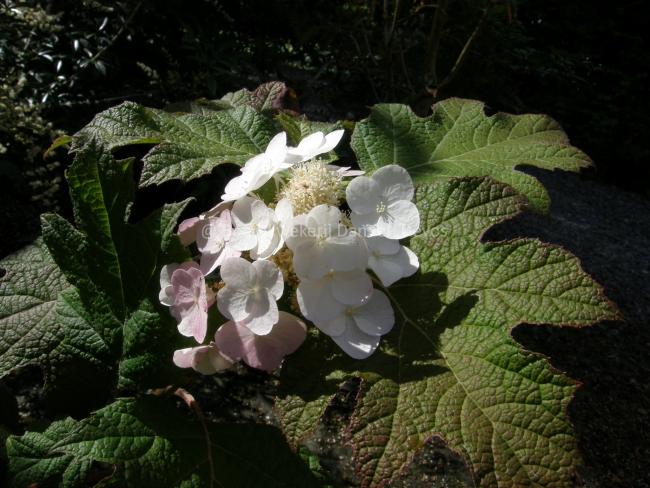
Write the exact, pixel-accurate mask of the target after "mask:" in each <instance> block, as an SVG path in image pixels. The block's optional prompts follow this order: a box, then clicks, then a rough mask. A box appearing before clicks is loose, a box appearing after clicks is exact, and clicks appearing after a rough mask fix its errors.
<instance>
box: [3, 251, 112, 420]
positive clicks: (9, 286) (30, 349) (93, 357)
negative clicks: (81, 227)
mask: <svg viewBox="0 0 650 488" xmlns="http://www.w3.org/2000/svg"><path fill="white" fill-rule="evenodd" d="M0 268H1V269H4V270H5V273H6V274H5V276H4V277H2V278H1V279H0V337H1V339H0V376H4V375H6V374H8V373H10V372H12V371H14V370H15V369H17V368H21V367H24V366H28V365H40V366H41V367H42V369H43V372H44V376H45V388H46V392H47V393H48V394H50V393H58V392H62V391H63V390H67V391H75V390H78V389H80V388H84V390H85V391H86V393H87V394H88V395H91V394H92V393H98V394H101V393H102V392H101V391H95V388H94V387H95V386H97V387H98V388H100V389H101V388H105V387H106V386H108V387H110V378H109V379H107V382H106V383H105V384H102V382H101V380H100V378H105V372H106V371H107V370H109V369H110V368H111V367H112V356H111V351H110V348H109V346H108V344H107V343H106V342H105V341H104V340H103V339H102V336H101V335H100V332H99V331H98V330H97V328H100V327H101V326H102V324H103V321H102V320H97V315H95V316H94V317H91V316H90V315H89V313H88V312H87V311H86V310H85V308H84V306H83V304H82V303H81V300H80V298H79V295H78V292H77V290H76V288H74V287H73V286H71V285H70V284H69V283H68V282H67V280H66V279H65V277H64V276H63V274H62V273H61V271H60V269H59V268H58V266H57V265H56V264H55V263H54V261H53V260H52V257H51V255H50V253H49V252H48V250H47V249H46V248H45V246H44V245H43V242H42V241H41V240H40V239H39V240H37V241H36V242H35V243H34V244H32V245H30V246H27V247H26V248H24V249H23V250H21V251H19V252H17V253H15V254H13V255H11V256H8V257H7V258H5V259H4V260H2V261H0ZM108 312H109V313H110V310H108ZM109 316H110V315H109ZM62 394H63V393H62ZM48 399H49V401H50V403H51V402H53V401H54V397H52V396H51V395H50V396H49V397H48ZM73 408H74V406H73Z"/></svg>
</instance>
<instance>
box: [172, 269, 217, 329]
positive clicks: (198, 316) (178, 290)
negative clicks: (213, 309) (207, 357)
mask: <svg viewBox="0 0 650 488" xmlns="http://www.w3.org/2000/svg"><path fill="white" fill-rule="evenodd" d="M171 286H172V289H171V297H173V300H174V301H173V304H172V305H171V313H172V315H173V316H174V317H176V319H177V320H179V321H180V322H179V324H178V331H179V332H180V333H181V334H182V335H184V336H187V337H194V339H196V341H197V342H203V339H205V334H206V331H207V328H208V306H209V301H208V294H207V291H206V288H205V277H204V276H203V273H202V272H201V270H200V269H198V268H195V267H191V268H189V269H183V268H178V269H177V270H176V271H174V272H173V273H172V276H171Z"/></svg>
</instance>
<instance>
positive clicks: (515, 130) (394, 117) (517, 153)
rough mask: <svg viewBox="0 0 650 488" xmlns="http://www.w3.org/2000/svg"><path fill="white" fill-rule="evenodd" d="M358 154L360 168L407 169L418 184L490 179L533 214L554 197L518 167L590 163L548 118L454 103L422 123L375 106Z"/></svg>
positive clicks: (360, 127)
mask: <svg viewBox="0 0 650 488" xmlns="http://www.w3.org/2000/svg"><path fill="white" fill-rule="evenodd" d="M352 148H353V149H354V151H355V152H356V154H357V157H358V159H359V164H360V166H361V168H362V169H365V170H368V171H370V170H372V169H376V168H379V167H381V166H384V165H388V164H401V165H403V166H404V167H405V168H407V169H408V170H409V173H410V174H411V175H412V176H413V178H414V179H415V180H416V181H417V182H420V183H424V182H430V181H432V180H436V179H439V178H449V177H454V176H491V177H492V178H494V179H495V180H498V181H501V182H503V183H507V184H508V185H510V186H512V187H513V188H515V189H516V190H518V191H519V192H521V193H522V194H524V195H526V197H527V198H528V200H529V201H530V203H531V205H532V206H533V208H535V209H536V210H538V211H543V212H546V211H548V206H549V203H550V200H549V197H548V194H547V192H546V190H545V189H544V187H543V186H542V185H541V183H540V182H539V181H538V180H537V179H535V178H534V177H532V176H530V175H527V174H524V173H522V172H521V171H516V170H515V168H516V167H517V166H519V165H531V166H538V167H541V168H546V169H555V168H559V169H563V170H567V171H578V170H580V168H584V167H587V166H590V165H591V160H590V159H589V157H588V156H587V155H586V154H584V153H583V152H582V151H580V150H579V149H577V148H575V147H573V146H571V145H570V143H569V140H568V138H567V136H566V134H565V133H564V131H563V130H562V128H561V127H560V126H559V125H558V123H557V122H555V121H554V120H553V119H551V118H550V117H548V116H546V115H537V114H527V115H510V114H506V113H496V114H494V115H491V116H487V115H486V114H485V106H484V104H483V103H481V102H478V101H474V100H464V99H460V98H451V99H447V100H444V101H442V102H439V103H436V104H435V105H434V106H433V113H432V115H430V116H429V117H426V118H421V117H418V116H417V115H415V114H414V113H413V111H412V110H411V109H410V108H409V107H408V106H406V105H398V104H380V105H375V106H374V107H373V109H372V111H371V113H370V116H369V117H368V118H367V119H364V120H362V121H361V122H359V123H357V124H356V128H355V131H354V134H353V135H352Z"/></svg>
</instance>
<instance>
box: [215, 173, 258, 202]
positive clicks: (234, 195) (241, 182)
mask: <svg viewBox="0 0 650 488" xmlns="http://www.w3.org/2000/svg"><path fill="white" fill-rule="evenodd" d="M223 191H224V193H223V195H221V199H222V200H223V201H224V202H228V201H232V200H237V199H239V198H242V197H244V196H246V194H247V193H248V192H250V191H252V189H251V177H250V175H244V174H241V175H239V176H235V177H234V178H233V179H231V180H230V181H229V182H228V184H227V185H226V187H225V188H224V190H223Z"/></svg>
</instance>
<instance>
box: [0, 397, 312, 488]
mask: <svg viewBox="0 0 650 488" xmlns="http://www.w3.org/2000/svg"><path fill="white" fill-rule="evenodd" d="M204 429H205V430H204ZM206 434H207V435H206ZM7 455H8V458H9V463H8V464H9V486H12V487H16V488H18V487H27V486H34V485H35V484H38V486H59V485H63V486H71V487H77V486H90V485H92V486H98V487H106V486H120V487H138V488H140V487H159V486H166V487H167V486H168V487H170V488H171V487H190V486H192V487H194V486H237V487H240V486H241V487H257V486H270V487H276V486H277V487H280V486H286V487H294V486H295V487H303V486H319V484H320V483H319V482H318V481H317V480H316V479H315V478H314V477H313V476H312V474H311V473H310V471H309V469H308V468H307V466H306V465H305V464H304V463H303V462H302V461H301V460H300V459H299V458H298V457H296V456H294V455H293V453H292V452H291V450H290V449H289V447H288V445H287V444H286V442H285V441H284V439H283V438H282V435H281V433H280V432H279V431H278V430H277V429H276V428H274V427H271V426H265V425H253V424H214V423H209V424H206V425H205V427H204V426H203V425H202V424H201V423H200V422H199V421H198V420H196V419H194V418H192V417H190V416H189V415H188V412H183V411H182V410H180V409H179V408H178V407H177V406H176V402H174V401H173V400H172V399H170V398H160V397H153V396H144V397H141V398H137V399H133V398H122V399H118V400H116V401H115V402H114V403H112V404H110V405H108V406H106V407H104V408H102V409H101V410H99V411H97V412H95V413H94V414H92V415H91V416H90V417H88V418H86V419H84V420H81V421H76V420H73V419H71V418H68V419H65V420H62V421H58V422H54V423H53V424H51V425H50V426H49V427H48V429H47V430H45V431H44V432H42V433H39V432H28V433H26V434H25V435H23V436H20V437H18V436H11V437H9V439H8V441H7Z"/></svg>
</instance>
